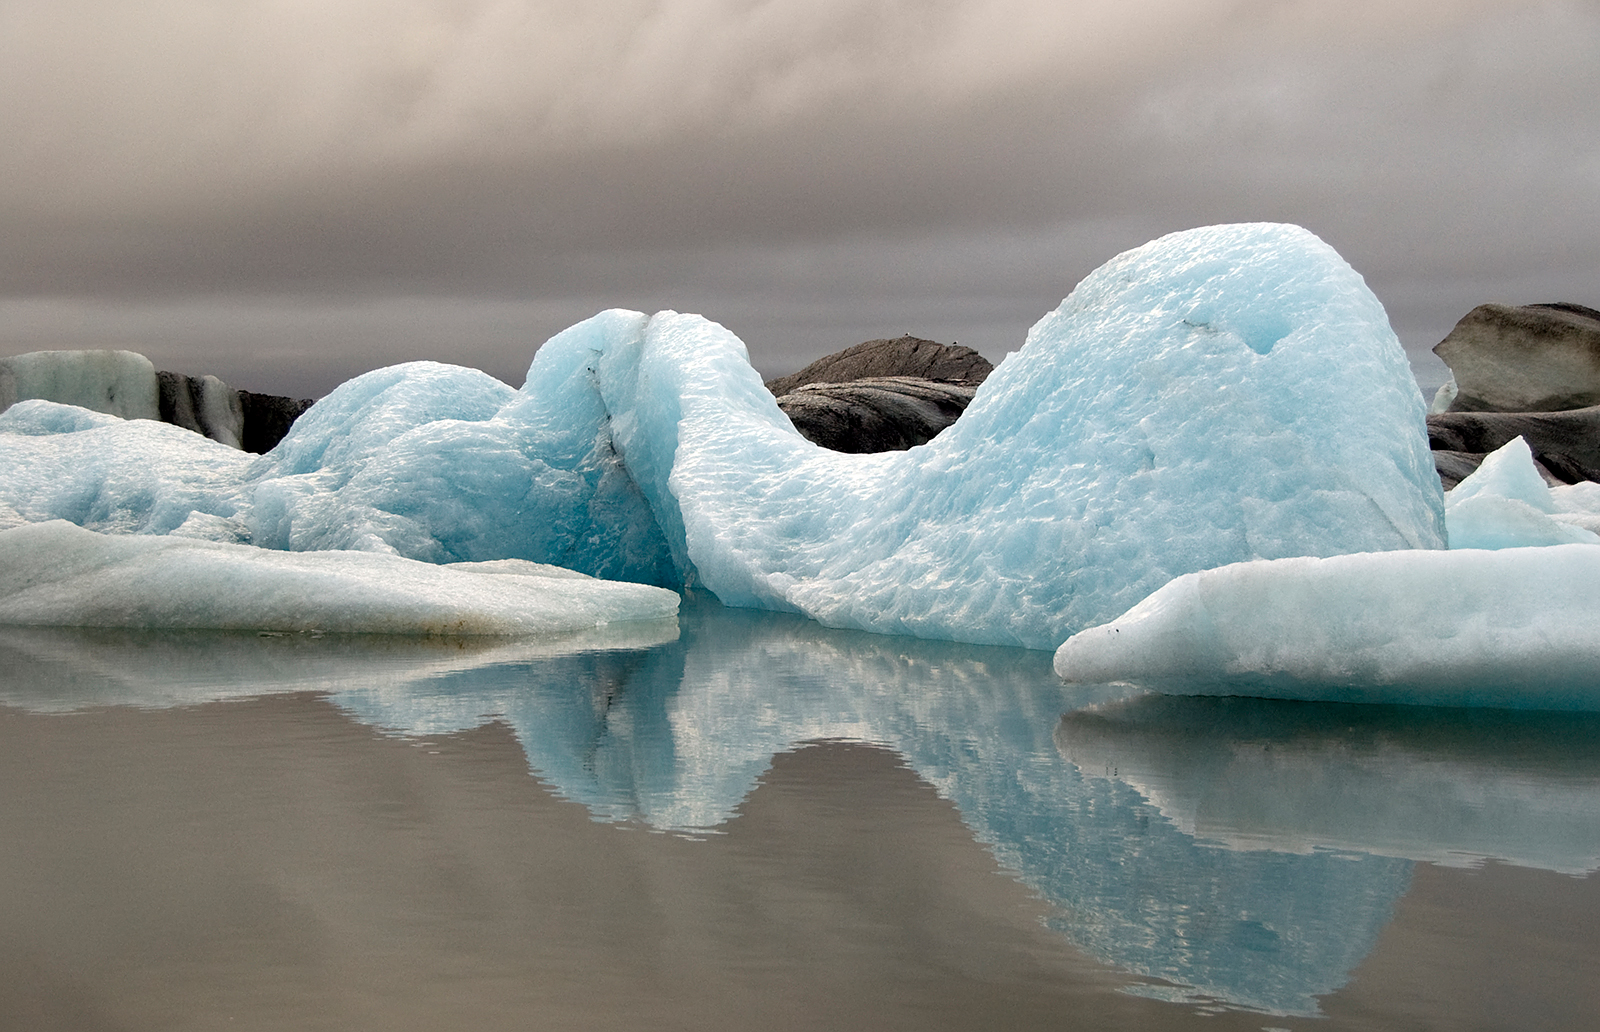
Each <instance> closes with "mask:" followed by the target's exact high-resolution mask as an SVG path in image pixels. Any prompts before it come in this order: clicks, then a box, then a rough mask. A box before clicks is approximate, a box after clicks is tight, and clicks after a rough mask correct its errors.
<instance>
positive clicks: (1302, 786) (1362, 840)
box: [1056, 695, 1600, 875]
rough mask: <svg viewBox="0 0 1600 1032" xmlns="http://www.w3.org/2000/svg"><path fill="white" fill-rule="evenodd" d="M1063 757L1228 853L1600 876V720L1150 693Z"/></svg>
mask: <svg viewBox="0 0 1600 1032" xmlns="http://www.w3.org/2000/svg"><path fill="white" fill-rule="evenodd" d="M1056 744H1057V746H1058V747H1059V748H1060V750H1061V755H1062V756H1064V757H1066V759H1067V760H1069V761H1070V762H1072V763H1073V764H1075V765H1076V766H1078V767H1079V768H1080V769H1081V770H1083V771H1084V772H1085V773H1086V774H1089V775H1093V776H1098V777H1101V778H1109V779H1113V780H1115V781H1117V782H1118V783H1121V784H1125V785H1127V786H1129V787H1131V788H1133V789H1134V790H1136V791H1137V792H1138V793H1139V795H1140V796H1141V797H1143V798H1144V799H1145V800H1147V801H1148V802H1149V803H1150V804H1151V805H1152V806H1154V807H1155V808H1156V809H1158V810H1159V811H1160V812H1161V814H1162V815H1163V816H1164V817H1166V818H1167V819H1168V820H1170V821H1172V822H1173V823H1174V824H1176V825H1177V826H1178V827H1179V828H1180V829H1182V830H1183V831H1184V833H1185V834H1188V835H1192V836H1195V837H1197V838H1199V839H1202V840H1205V841H1208V842H1213V843H1217V844H1220V845H1223V846H1226V847H1228V848H1230V849H1242V850H1251V849H1268V850H1276V851H1280V852H1295V853H1309V852H1311V851H1313V850H1317V849H1335V850H1352V851H1357V852H1362V853H1377V854H1382V855H1385V856H1394V857H1404V858H1407V859H1411V860H1426V861H1430V862H1432V863H1439V864H1449V865H1465V864H1473V863H1479V862H1482V861H1483V860H1485V859H1495V860H1501V861H1504V862H1507V863H1511V864H1516V865H1519V866H1523V867H1537V868H1542V869H1545V870H1550V871H1558V872H1561V873H1564V874H1572V875H1584V874H1588V873H1589V872H1592V871H1595V870H1597V869H1600V714H1593V713H1535V712H1523V711H1507V710H1486V709H1459V710H1451V709H1438V708H1433V707H1420V706H1369V705H1342V704H1334V703H1301V702H1285V701H1276V700H1268V699H1245V698H1205V697H1186V696H1164V695H1147V696H1143V697H1140V698H1136V699H1131V700H1128V701H1125V702H1120V703H1116V704H1113V705H1109V706H1104V707H1099V706H1096V707H1088V708H1085V709H1080V710H1077V711H1075V712H1072V713H1068V714H1067V715H1066V716H1064V717H1062V718H1061V723H1060V725H1059V727H1058V728H1057V730H1056Z"/></svg>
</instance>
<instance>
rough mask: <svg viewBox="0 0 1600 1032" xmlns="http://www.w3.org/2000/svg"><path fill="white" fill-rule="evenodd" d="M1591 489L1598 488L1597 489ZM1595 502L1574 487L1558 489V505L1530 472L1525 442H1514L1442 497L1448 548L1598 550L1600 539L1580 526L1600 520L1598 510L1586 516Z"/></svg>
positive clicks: (1536, 474)
mask: <svg viewBox="0 0 1600 1032" xmlns="http://www.w3.org/2000/svg"><path fill="white" fill-rule="evenodd" d="M1589 487H1590V488H1595V489H1600V484H1591V485H1589ZM1572 488H1578V490H1573V489H1572ZM1597 500H1600V499H1596V498H1594V497H1593V493H1592V491H1585V490H1584V489H1583V486H1582V485H1572V487H1569V488H1567V489H1563V490H1562V494H1561V497H1560V500H1559V501H1558V500H1557V496H1556V494H1555V492H1553V491H1552V490H1551V489H1550V487H1549V486H1548V485H1546V484H1545V482H1544V478H1543V477H1541V476H1539V471H1538V470H1537V469H1536V468H1535V467H1534V465H1533V452H1532V450H1531V449H1529V447H1528V443H1527V442H1526V441H1524V440H1523V439H1522V438H1521V437H1513V438H1512V439H1511V440H1510V441H1509V442H1508V443H1506V444H1505V445H1504V446H1503V447H1501V448H1500V449H1498V450H1497V451H1495V452H1492V453H1491V454H1490V455H1489V456H1488V457H1487V458H1485V459H1484V460H1483V464H1482V465H1480V466H1479V467H1478V468H1477V469H1476V470H1475V471H1473V473H1472V475H1471V476H1469V477H1467V478H1466V479H1465V480H1463V481H1462V482H1461V483H1459V484H1457V485H1456V487H1455V489H1454V490H1453V491H1448V492H1446V493H1445V502H1444V519H1445V526H1446V528H1448V536H1449V539H1450V547H1451V548H1452V549H1456V548H1522V547H1527V546H1530V545H1566V544H1583V545H1600V535H1596V534H1595V533H1594V532H1593V531H1592V530H1589V529H1586V528H1585V526H1583V524H1584V523H1587V522H1590V521H1591V520H1592V519H1593V518H1594V517H1595V516H1596V515H1600V506H1596V507H1595V509H1596V511H1595V512H1590V511H1588V507H1589V505H1590V504H1592V503H1593V502H1594V501H1597Z"/></svg>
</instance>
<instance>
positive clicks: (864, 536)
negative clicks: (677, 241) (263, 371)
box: [0, 224, 1444, 648]
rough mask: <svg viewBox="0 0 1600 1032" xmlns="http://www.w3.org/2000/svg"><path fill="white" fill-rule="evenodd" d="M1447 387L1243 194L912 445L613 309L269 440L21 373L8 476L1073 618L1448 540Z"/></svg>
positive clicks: (1016, 616)
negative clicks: (1271, 564)
mask: <svg viewBox="0 0 1600 1032" xmlns="http://www.w3.org/2000/svg"><path fill="white" fill-rule="evenodd" d="M1424 409H1425V406H1424V404H1423V401H1422V398H1421V395H1420V393H1419V391H1418V389H1417V387H1416V384H1415V381H1414V380H1413V379H1412V378H1411V375H1410V371H1409V367H1408V366H1407V363H1406V360H1405V357H1404V355H1403V353H1402V351H1401V349H1400V346H1399V343H1398V341H1397V340H1396V339H1395V336H1394V333H1393V331H1392V330H1391V329H1390V328H1389V324H1388V321H1387V318H1386V316H1385V314H1384V311H1383V308H1382V306H1381V305H1380V304H1379V303H1378V301H1377V299H1376V298H1374V297H1373V296H1372V293H1371V292H1370V291H1369V290H1368V289H1367V288H1366V285H1365V284H1364V283H1363V282H1362V280H1361V278H1360V277H1359V276H1358V275H1357V274H1356V273H1355V272H1354V271H1353V270H1351V268H1350V267H1349V266H1348V265H1347V264H1346V263H1345V262H1344V261H1343V260H1342V259H1341V258H1339V256H1338V255H1337V254H1336V253H1334V251H1333V250H1332V249H1331V248H1329V247H1328V246H1327V245H1326V244H1324V243H1323V242H1322V241H1320V240H1318V239H1317V238H1316V237H1314V236H1313V235H1311V234H1310V233H1308V232H1306V231H1305V230H1303V229H1299V228H1297V227H1293V226H1282V225H1271V224H1254V225H1242V226H1219V227H1210V228H1206V229H1198V230H1192V231H1189V232H1185V233H1178V234H1173V235H1172V236H1168V237H1163V238H1162V239H1160V240H1157V241H1154V242H1152V243H1150V244H1147V245H1145V246H1144V247H1141V248H1138V249H1136V250H1133V251H1130V252H1128V253H1126V254H1124V255H1121V256H1119V257H1117V258H1115V259H1113V260H1112V261H1111V262H1109V263H1107V264H1106V265H1105V266H1103V267H1102V268H1101V269H1099V270H1097V271H1096V272H1095V273H1093V274H1092V275H1091V276H1089V277H1088V278H1087V279H1086V280H1084V282H1083V283H1082V284H1080V285H1079V286H1078V288H1077V289H1076V290H1074V291H1073V292H1072V294H1071V296H1069V297H1068V298H1067V299H1066V301H1064V302H1063V303H1062V305H1061V307H1060V308H1059V309H1057V310H1056V311H1055V312H1053V313H1051V314H1050V315H1048V316H1046V317H1045V318H1044V319H1043V320H1041V321H1040V322H1039V324H1038V325H1036V326H1035V327H1034V328H1033V330H1032V331H1031V332H1030V334H1029V336H1028V340H1027V343H1026V345H1025V346H1024V347H1023V349H1022V350H1021V351H1019V352H1017V353H1016V354H1014V355H1012V356H1011V357H1009V358H1008V359H1007V360H1006V361H1005V362H1004V363H1002V364H1001V366H1000V367H999V368H997V369H996V370H995V372H994V373H993V374H992V375H991V376H990V377H989V378H988V379H987V380H986V381H985V383H984V384H983V386H982V387H981V388H980V389H979V391H978V393H977V395H976V397H975V398H974V400H973V403H972V405H971V407H970V408H969V409H968V410H967V412H966V414H965V415H964V416H963V417H962V418H961V419H960V421H959V422H957V423H956V424H955V425H954V426H953V427H951V428H950V429H949V430H947V431H945V432H944V433H942V434H941V435H940V436H939V437H937V438H936V439H934V440H933V441H931V442H930V443H929V444H927V445H925V446H922V447H918V448H913V449H911V450H909V451H906V452H897V453H891V454H880V455H842V454H838V453H833V452H828V451H825V450H824V449H821V448H818V447H817V446H815V445H812V444H811V443H809V442H808V441H806V440H804V439H803V438H801V437H800V436H799V435H798V434H796V433H795V431H794V429H793V427H792V425H791V424H790V423H789V421H788V420H787V419H786V418H785V417H784V416H783V414H782V413H781V412H780V411H779V409H778V407H777V404H776V402H775V401H774V399H773V397H772V396H771V394H770V393H769V392H768V391H767V390H766V389H765V388H764V387H763V385H762V383H761V379H760V377H759V376H758V375H757V374H756V372H755V370H754V369H752V368H751V367H750V364H749V361H748V356H747V354H746V352H745V348H744V345H743V344H742V343H741V342H740V341H739V340H738V339H737V338H735V337H734V336H733V335H732V334H731V333H729V332H728V331H727V330H725V329H723V328H722V327H720V326H718V325H716V324H714V323H711V322H708V321H707V320H705V319H702V318H700V317H698V316H692V315H679V314H677V313H673V312H663V313H660V314H658V315H656V316H653V317H651V316H645V315H642V314H640V313H636V312H623V311H610V312H605V313H602V314H600V315H598V316H596V317H595V318H593V319H590V320H588V321H586V322H584V323H580V324H579V325H577V326H574V327H572V328H571V329H569V330H567V331H565V332H563V333H561V334H558V335H557V336H556V337H554V338H553V339H552V340H550V341H549V342H548V343H546V344H545V345H544V346H543V347H542V348H541V349H540V350H539V352H538V354H537V356H536V357H535V359H534V361H533V364H532V367H531V368H530V370H529V374H528V381H527V384H526V385H525V386H524V387H523V388H522V390H521V391H513V390H512V389H511V388H509V387H507V386H506V385H504V384H501V383H499V382H498V381H495V380H493V379H491V378H490V377H488V376H485V375H484V374H482V373H478V372H475V371H472V370H466V369H460V368H456V367H449V366H442V365H438V364H435V363H413V364H410V365H405V366H397V367H393V368H390V369H383V370H378V371H376V372H373V373H369V374H366V375H364V376H361V377H358V378H356V379H355V380H352V381H350V382H349V383H346V384H344V385H343V386H342V387H340V388H339V389H338V390H337V391H335V392H334V393H333V394H331V395H329V397H327V398H325V399H324V400H323V401H321V402H319V403H318V404H317V405H316V406H314V407H313V408H312V409H311V410H310V411H308V412H307V413H306V414H305V415H304V416H302V417H301V419H300V420H299V422H297V423H296V424H295V426H294V429H293V431H292V432H291V433H290V434H289V436H288V437H287V438H285V439H284V441H283V442H282V444H281V445H279V447H278V448H276V449H275V450H274V451H272V452H271V453H269V454H268V455H266V456H263V457H261V458H259V459H252V458H250V457H249V456H244V455H241V454H240V453H238V452H233V451H231V450H228V449H224V448H222V447H221V446H220V445H208V444H207V443H206V442H204V441H202V440H199V439H192V440H190V441H187V442H184V443H182V444H179V443H178V442H177V441H176V439H175V438H173V437H172V436H171V435H166V434H162V433H160V432H158V431H157V430H156V429H152V428H150V427H147V426H140V425H139V424H138V423H125V424H113V423H110V422H101V421H98V420H96V419H93V418H88V417H86V416H84V415H83V414H82V413H81V412H79V411H78V410H63V409H61V408H60V407H59V406H50V405H49V403H47V402H24V403H21V404H18V405H17V406H15V407H14V408H12V409H11V410H10V411H8V412H7V413H5V414H4V415H0V470H4V471H5V472H4V473H3V474H0V503H3V504H4V505H6V506H9V507H10V511H13V512H15V513H16V514H17V515H18V517H19V518H21V519H23V520H26V521H29V522H39V521H43V520H48V519H54V518H61V519H67V520H70V521H71V522H74V523H78V524H80V525H82V526H84V527H87V528H90V529H95V530H104V531H110V532H118V533H140V534H158V535H160V534H173V533H178V532H181V533H183V534H186V535H189V536H200V537H212V538H215V539H219V540H224V541H228V542H236V543H248V544H253V545H256V546H262V547H265V548H271V549H287V550H295V551H303V550H326V549H345V550H350V549H354V550H361V551H370V552H387V553H391V554H394V555H399V556H405V557H409V558H412V559H420V560H424V561H427V562H432V563H447V562H455V561H481V560H490V559H502V558H515V559H526V560H532V561H536V562H542V563H554V564H557V565H561V566H565V567H569V568H572V569H576V570H580V571H582V572H586V573H591V574H595V575H598V576H602V577H607V578H613V579H621V580H635V581H644V582H649V583H655V584H662V585H667V586H672V587H681V586H685V585H701V586H703V587H705V588H708V589H709V590H711V591H712V592H714V593H715V594H716V596H717V597H718V598H719V599H721V600H722V601H723V602H725V603H727V604H729V605H734V606H743V607H763V608H770V609H778V610H789V611H798V612H801V613H804V614H806V615H808V616H810V617H812V618H814V619H817V620H819V621H821V622H823V623H827V624H832V625H837V626H846V627H856V628H862V629H866V630H872V631H881V632H889V633H901V634H913V635H919V636H924V637H931V638H948V639H954V640H959V641H968V642H987V643H997V644H1010V645H1022V646H1026V647H1030V648H1051V647H1054V646H1055V645H1056V644H1058V643H1059V642H1061V641H1062V640H1063V639H1064V638H1066V637H1067V635H1068V634H1070V633H1072V632H1073V631H1075V630H1077V629H1079V628H1082V627H1084V626H1087V625H1090V624H1093V623H1095V622H1098V621H1101V620H1105V619H1107V618H1109V617H1112V616H1114V615H1115V614H1117V613H1119V612H1122V611H1123V610H1125V609H1127V608H1128V607H1129V606H1131V605H1133V604H1134V603H1135V602H1137V601H1139V599H1141V598H1143V597H1144V596H1146V595H1148V594H1149V593H1150V592H1151V591H1154V590H1155V589H1156V588H1158V587H1160V586H1161V585H1162V584H1164V583H1166V582H1167V581H1168V580H1171V579H1172V578H1173V577H1176V576H1180V575H1182V574H1186V573H1192V572H1195V571H1199V570H1204V569H1209V568H1212V567H1217V566H1221V565H1225V564H1228V563H1232V562H1237V561H1241V560H1248V559H1272V558H1280V557H1287V556H1302V555H1311V556H1330V555H1337V554H1341V553H1347V552H1373V551H1384V550H1393V549H1407V550H1410V549H1437V548H1441V547H1443V545H1444V519H1443V505H1442V493H1441V491H1440V487H1439V483H1438V479H1437V477H1436V476H1435V473H1434V467H1433V463H1432V458H1431V455H1430V453H1429V450H1428V444H1427V439H1426V433H1425V430H1424ZM62 471H68V472H67V473H66V474H65V475H63V472H62ZM0 511H4V510H0Z"/></svg>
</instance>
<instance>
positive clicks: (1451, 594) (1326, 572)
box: [1055, 544, 1600, 710]
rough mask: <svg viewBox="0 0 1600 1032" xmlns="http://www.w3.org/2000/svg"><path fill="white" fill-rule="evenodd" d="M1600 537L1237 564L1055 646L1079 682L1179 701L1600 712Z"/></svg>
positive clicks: (1187, 580)
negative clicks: (1227, 698) (1216, 698)
mask: <svg viewBox="0 0 1600 1032" xmlns="http://www.w3.org/2000/svg"><path fill="white" fill-rule="evenodd" d="M1597 584H1600V545H1588V544H1569V545H1551V546H1545V547H1530V548H1508V549H1501V550H1494V551H1491V550H1479V549H1466V550H1457V551H1448V552H1440V551H1425V550H1416V551H1410V552H1388V553H1382V554H1361V555H1341V556H1332V557H1330V558H1326V559H1318V558H1309V557H1304V558H1292V559H1276V560H1271V561H1258V562H1248V563H1236V564H1234V565H1231V566H1224V567H1221V568H1220V569H1214V570H1205V571H1203V572H1200V573H1192V574H1187V575H1185V576H1183V577H1179V578H1177V579H1176V580H1173V581H1172V582H1171V583H1169V584H1167V585H1166V586H1165V587H1163V588H1161V589H1160V590H1159V591H1156V592H1155V593H1154V594H1152V595H1151V596H1150V597H1149V598H1147V599H1145V600H1144V601H1143V602H1140V603H1139V604H1138V605H1136V606H1134V607H1133V608H1132V609H1130V610H1129V611H1128V612H1126V613H1124V614H1123V615H1122V616H1120V617H1118V618H1117V619H1115V620H1112V621H1111V622H1110V623H1106V624H1102V625H1100V626H1097V627H1091V628H1089V629H1087V630H1084V631H1080V632H1078V633H1077V634H1075V635H1073V636H1072V637H1070V638H1068V639H1067V641H1066V642H1065V644H1063V645H1062V646H1061V648H1060V649H1058V650H1057V651H1056V656H1055V669H1056V673H1057V674H1059V675H1060V676H1061V677H1062V678H1064V679H1065V680H1067V681H1072V682H1078V683H1085V684H1087V683H1101V682H1117V681H1126V682H1131V683H1134V684H1139V685H1144V686H1147V687H1151V688H1156V689H1158V690H1161V691H1166V692H1174V693H1179V694H1200V695H1252V696H1259V697H1263V698H1282V699H1317V700H1327V701H1336V702H1394V703H1417V704H1427V705H1449V706H1503V707H1512V708H1536V709H1583V710H1595V709H1600V663H1597V662H1596V657H1600V592H1597V591H1596V589H1595V585H1597Z"/></svg>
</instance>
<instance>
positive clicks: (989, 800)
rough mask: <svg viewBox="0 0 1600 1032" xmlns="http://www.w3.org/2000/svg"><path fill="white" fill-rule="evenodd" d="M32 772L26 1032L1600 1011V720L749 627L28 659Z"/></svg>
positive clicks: (9, 922)
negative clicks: (1176, 692)
mask: <svg viewBox="0 0 1600 1032" xmlns="http://www.w3.org/2000/svg"><path fill="white" fill-rule="evenodd" d="M530 775H531V776H530ZM0 778H3V783H4V785H5V788H4V790H3V791H0V877H3V878H4V884H5V885H6V886H7V889H6V891H5V892H4V893H0V972H3V973H4V974H0V1028H29V1029H35V1028H37V1029H49V1028H63V1029H69V1028H70V1029H100V1028H104V1029H157V1028H159V1029H190V1028H193V1029H201V1028H207V1029H209V1028H219V1027H227V1028H252V1027H254V1028H273V1029H276V1028H330V1029H332V1028H338V1029H351V1028H374V1029H376V1028H383V1029H411V1028H418V1029H421V1028H465V1027H470V1028H614V1027H618V1026H619V1025H622V1024H624V1023H635V1022H637V1023H647V1024H648V1025H649V1026H650V1027H664V1028H767V1027H771V1028H873V1029H876V1028H896V1027H906V1028H912V1027H915V1028H919V1029H928V1028H1001V1027H1006V1028H1054V1027H1086V1028H1121V1027H1139V1028H1146V1027H1149V1028H1162V1027H1188V1026H1189V1025H1191V1024H1200V1025H1201V1027H1205V1028H1235V1027H1237V1028H1247V1029H1261V1028H1302V1027H1316V1028H1329V1029H1335V1028H1347V1027H1348V1028H1392V1027H1424V1028H1426V1027H1440V1028H1507V1029H1511V1028H1515V1029H1529V1028H1576V1027H1582V1025H1583V1023H1584V1022H1585V1021H1587V1020H1589V1019H1590V1018H1591V1017H1592V1015H1593V1014H1594V1013H1596V1012H1597V1007H1600V932H1596V931H1595V929H1596V928H1597V927H1600V924H1597V922H1596V919H1597V918H1600V879H1597V878H1596V877H1594V876H1593V874H1592V872H1594V871H1595V870H1596V869H1597V868H1600V716H1596V715H1581V714H1580V715H1574V714H1559V715H1545V714H1536V713H1508V712H1500V711H1492V710H1434V709H1424V708H1406V707H1361V706H1332V705H1319V704H1309V703H1283V702H1277V703H1274V702H1262V701H1252V700H1242V699H1196V698H1179V697H1167V696H1155V695H1143V696H1136V695H1132V694H1131V693H1130V692H1129V691H1128V690H1126V689H1119V688H1114V687H1107V686H1103V687H1098V688H1089V689H1083V688H1071V689H1068V688H1064V687H1063V686H1062V685H1061V683H1060V682H1059V681H1058V680H1057V679H1056V678H1055V677H1054V676H1053V674H1052V672H1051V670H1050V654H1049V653H1045V652H1028V651H1021V650H1013V649H1001V648H982V647H973V646H965V645H951V644H942V643H937V642H926V641H919V640H913V639H906V638H898V637H885V636H876V635H870V634H863V633H855V632H841V631H832V630H828V629H825V628H822V627H819V626H817V625H816V624H813V623H810V622H808V621H805V620H802V619H799V618H794V617H787V616H781V615H773V614H764V613H753V612H743V611H736V610H725V609H722V608H721V607H718V606H715V605H690V606H688V607H686V609H685V611H684V614H683V617H682V619H681V623H680V624H679V625H674V624H670V623H668V624H661V625H645V626H634V627H624V628H616V629H612V630H609V631H607V632H605V633H603V634H599V635H590V636H581V637H572V638H568V639H565V640H545V641H533V642H514V641H496V640H484V641H472V640H468V639H456V640H424V639H397V638H381V637H348V638H336V637H321V638H317V637H311V636H303V635H291V636H277V637H260V636H238V635H223V634H200V633H191V634H159V635H158V634H136V633H107V632H94V631H47V630H9V631H3V632H0ZM1319 1015H1320V1017H1319Z"/></svg>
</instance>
